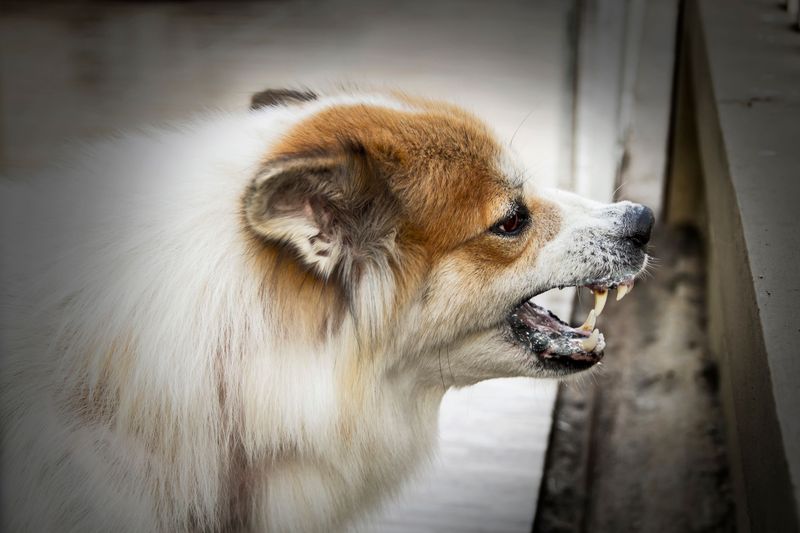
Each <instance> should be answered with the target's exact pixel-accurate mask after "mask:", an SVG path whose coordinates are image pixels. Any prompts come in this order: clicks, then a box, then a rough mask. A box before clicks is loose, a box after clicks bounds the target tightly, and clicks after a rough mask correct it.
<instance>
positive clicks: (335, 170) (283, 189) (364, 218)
mask: <svg viewBox="0 0 800 533" xmlns="http://www.w3.org/2000/svg"><path fill="white" fill-rule="evenodd" d="M244 214H245V218H246V221H247V224H248V226H249V228H250V229H251V230H252V231H253V232H255V233H256V234H257V235H259V236H260V237H261V238H262V239H264V240H266V241H268V242H274V243H279V244H283V245H287V246H289V247H291V248H292V249H293V250H294V251H295V252H296V254H297V256H298V257H299V258H300V260H301V261H302V262H303V263H304V264H305V265H306V266H307V267H309V268H310V269H311V270H312V271H314V272H315V273H316V274H317V275H319V276H320V277H322V278H323V279H328V278H330V277H331V276H332V275H333V274H338V275H340V276H342V277H344V278H350V277H352V276H353V275H357V274H358V273H359V271H360V270H361V268H360V266H363V261H365V260H370V259H375V258H377V257H380V256H381V255H382V254H383V252H385V251H386V249H387V247H390V246H392V245H393V244H394V236H395V224H396V220H397V214H398V205H397V202H396V200H395V198H394V196H393V195H392V193H391V192H390V191H389V189H388V187H387V186H386V183H385V181H384V180H383V179H382V177H381V175H380V172H379V171H378V170H377V167H376V165H375V164H373V163H372V162H371V161H370V160H369V158H368V157H367V156H366V154H365V153H364V152H363V149H359V148H356V149H352V148H350V149H348V150H345V153H344V154H334V155H324V154H313V155H310V156H297V157H293V156H292V157H281V158H279V159H278V160H275V161H273V162H270V163H268V164H267V165H266V167H265V168H264V170H263V171H262V172H260V173H259V175H258V176H257V177H256V178H255V179H254V180H253V182H252V183H251V185H250V187H249V188H248V190H247V192H246V194H245V196H244ZM345 281H352V280H350V279H346V280H345Z"/></svg>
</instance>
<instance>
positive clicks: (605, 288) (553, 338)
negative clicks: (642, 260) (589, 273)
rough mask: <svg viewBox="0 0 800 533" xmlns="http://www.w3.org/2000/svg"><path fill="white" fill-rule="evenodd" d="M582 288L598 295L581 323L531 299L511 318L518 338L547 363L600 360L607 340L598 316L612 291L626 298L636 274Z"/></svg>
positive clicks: (574, 366) (580, 364)
mask: <svg viewBox="0 0 800 533" xmlns="http://www.w3.org/2000/svg"><path fill="white" fill-rule="evenodd" d="M580 287H588V288H589V289H590V290H591V291H592V293H593V294H594V308H593V309H592V310H591V311H589V316H588V317H587V318H586V321H585V322H584V323H583V324H581V325H580V326H577V327H572V326H570V325H569V324H567V323H566V322H564V321H563V320H561V319H560V318H559V317H557V316H556V315H555V314H554V313H553V312H552V311H550V310H548V309H545V308H544V307H542V306H540V305H537V304H535V303H533V301H531V300H527V301H525V302H523V303H522V304H521V305H519V306H518V307H516V308H515V309H514V310H513V311H512V312H511V315H510V316H509V317H508V322H509V324H510V325H511V331H512V333H513V335H514V337H515V340H516V341H517V342H519V343H520V344H522V345H523V346H525V347H527V348H528V350H530V351H531V352H533V353H534V354H536V356H537V357H538V358H539V360H540V361H541V362H542V363H543V364H545V365H548V366H552V367H554V368H558V369H562V370H583V369H586V368H589V367H591V366H593V365H594V364H596V363H597V362H599V361H600V360H601V359H602V358H603V350H604V349H605V347H606V342H605V338H604V337H603V334H602V333H600V330H599V329H597V328H595V323H596V321H597V317H599V316H600V314H601V313H602V312H603V308H604V307H605V305H606V301H607V300H608V294H609V291H610V290H611V289H617V297H616V299H617V301H619V300H622V298H624V297H625V295H626V294H628V293H629V292H630V291H631V290H632V289H633V277H629V278H626V279H623V280H620V281H616V282H613V283H609V282H590V283H586V284H583V285H580Z"/></svg>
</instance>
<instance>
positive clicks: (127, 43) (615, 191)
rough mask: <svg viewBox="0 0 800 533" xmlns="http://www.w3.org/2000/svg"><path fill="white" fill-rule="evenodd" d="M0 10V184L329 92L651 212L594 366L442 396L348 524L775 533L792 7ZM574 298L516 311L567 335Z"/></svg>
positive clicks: (208, 5) (789, 389)
mask: <svg viewBox="0 0 800 533" xmlns="http://www.w3.org/2000/svg"><path fill="white" fill-rule="evenodd" d="M1 9H2V11H0V171H2V173H3V174H4V175H5V176H7V177H9V178H10V179H24V177H23V176H25V175H26V174H27V173H28V172H32V171H34V170H35V169H37V168H38V167H40V166H42V165H44V164H46V163H48V162H49V161H51V160H52V159H54V158H55V157H56V156H55V154H57V153H58V151H59V150H62V149H64V148H63V147H64V146H66V145H65V143H67V142H75V141H81V142H83V141H89V142H90V141H91V140H93V139H99V138H103V137H104V136H107V135H110V134H114V133H115V132H117V131H120V130H130V129H133V128H137V127H140V126H144V125H148V124H153V123H164V122H169V121H173V120H182V119H186V118H188V117H191V116H192V115H193V114H196V113H200V112H203V111H205V110H208V109H214V108H233V109H241V108H245V107H246V106H247V105H248V102H249V98H250V96H251V95H252V94H253V93H255V92H257V91H259V90H262V89H265V88H282V87H289V88H310V89H312V90H321V91H324V90H325V89H326V88H336V87H339V86H342V85H344V86H351V85H355V86H360V87H367V88H369V87H376V88H382V87H390V88H399V89H402V90H406V91H408V92H412V93H417V94H420V95H424V96H428V97H432V98H440V99H445V100H450V101H452V102H455V103H457V104H460V105H462V106H464V107H466V108H468V109H469V110H472V111H474V112H475V113H476V114H478V115H479V116H480V117H482V118H484V119H485V120H486V121H487V122H488V123H489V124H491V125H492V126H493V127H494V128H495V130H496V132H497V133H498V136H499V137H500V138H501V139H502V140H504V141H505V142H507V143H509V144H511V145H512V146H513V148H514V149H515V150H516V151H517V152H518V154H519V155H520V157H521V159H522V161H523V162H524V163H525V164H526V165H527V166H528V167H529V168H530V169H531V171H532V174H533V175H534V176H535V178H536V179H537V180H538V182H539V183H540V184H542V185H544V186H556V187H561V188H567V189H571V190H574V191H576V192H579V193H581V194H584V195H587V196H590V197H593V198H595V199H597V200H601V201H611V200H612V199H631V200H634V201H638V202H642V203H645V204H647V205H649V206H651V207H652V208H653V209H654V210H655V211H656V212H657V213H659V215H660V217H661V220H662V229H661V230H660V233H659V235H657V236H656V239H655V244H654V250H653V251H654V254H655V255H656V257H657V258H658V259H659V265H660V266H659V267H658V268H657V269H656V270H655V271H654V275H653V279H651V280H648V281H646V282H645V283H643V284H642V286H641V288H640V287H637V291H636V292H634V293H633V294H632V295H631V296H628V298H629V299H630V300H631V301H627V300H626V302H625V306H620V307H619V308H618V309H617V308H616V307H615V306H614V305H613V302H611V304H612V305H610V308H611V309H609V311H607V312H606V313H604V316H603V319H602V321H603V322H604V325H603V326H602V327H603V330H604V331H607V332H608V337H609V339H610V340H609V345H608V348H607V350H606V353H607V356H608V357H607V359H606V361H605V362H604V363H605V364H604V367H603V369H601V371H599V372H596V373H595V374H593V375H592V377H591V378H586V379H583V380H579V381H577V382H571V383H567V384H562V385H557V384H556V383H555V382H547V381H538V382H534V381H531V380H495V381H490V382H486V383H483V384H480V385H478V386H474V387H471V388H469V389H464V390H458V391H453V392H450V393H448V395H447V396H446V398H445V402H444V404H443V406H442V413H441V428H440V431H441V449H440V452H439V454H438V456H437V458H436V460H435V462H434V464H433V465H432V467H431V468H430V469H428V470H427V471H426V472H425V473H424V474H423V475H421V476H420V477H419V478H418V479H416V480H415V481H414V482H413V483H411V484H410V485H409V486H407V487H406V489H405V491H404V492H403V494H402V495H401V497H400V498H399V499H398V501H397V502H395V503H392V504H390V505H388V506H387V507H386V508H385V509H384V510H383V512H382V513H381V514H380V515H378V516H376V517H372V518H371V519H370V520H369V521H367V522H365V523H363V524H361V525H360V527H361V528H362V529H363V530H367V531H386V532H390V531H391V532H402V531H420V532H457V531H458V532H470V531H475V532H477V531H493V532H494V531H496V532H522V531H526V532H527V531H531V530H532V529H534V530H536V531H549V532H552V531H575V532H577V531H733V530H735V529H740V530H743V531H747V530H754V531H795V530H797V524H798V522H797V508H798V502H800V492H798V491H799V490H800V489H798V487H800V481H799V480H800V426H798V422H797V420H798V418H799V417H797V414H798V413H797V407H798V405H800V401H798V395H800V392H798V389H800V387H797V385H796V384H797V383H800V362H798V361H800V358H797V357H794V359H791V356H792V355H793V354H796V352H797V348H796V346H797V345H798V343H797V342H796V341H798V340H800V339H798V336H797V333H800V329H797V328H796V327H795V326H793V325H789V326H788V327H787V325H786V324H785V316H786V313H787V312H788V309H789V307H788V305H789V302H788V301H787V300H786V298H788V296H789V294H791V291H792V290H794V291H800V288H798V287H799V286H800V284H799V283H798V279H797V275H796V271H794V270H792V266H791V265H793V264H797V263H796V261H795V259H800V258H798V257H797V255H798V250H800V243H798V242H797V241H798V237H797V236H796V234H795V232H793V229H796V227H797V223H796V222H795V221H794V218H792V219H791V220H787V219H785V218H783V219H782V218H780V217H781V216H782V215H781V213H784V212H790V211H791V212H793V211H796V209H795V208H794V206H793V205H789V204H787V202H788V201H789V200H788V199H789V198H791V197H793V194H794V193H797V192H800V191H797V188H798V185H797V181H798V180H796V179H792V176H794V178H796V177H797V176H798V175H800V163H798V156H797V152H798V150H796V148H797V146H796V143H797V139H800V132H798V124H800V120H798V118H800V116H799V113H798V109H800V107H798V106H800V95H798V91H800V78H799V76H800V64H799V63H798V61H799V60H798V57H800V54H798V52H797V51H798V50H800V40H798V35H800V34H798V32H797V16H798V15H797V11H798V9H797V2H796V1H792V0H790V1H788V2H778V1H777V0H776V1H774V2H773V1H767V0H764V1H757V0H735V1H731V2H724V1H723V0H694V1H692V0H687V1H679V0H537V1H530V0H528V1H522V0H498V1H478V0H458V1H457V0H441V1H419V0H412V1H405V2H392V1H388V0H376V1H373V2H367V1H356V0H319V1H310V0H309V1H288V0H285V1H284V0H276V1H263V2H258V1H227V2H223V1H219V2H210V1H174V2H167V1H133V0H131V1H122V0H120V1H106V2H101V1H74V2H30V1H29V2H8V1H7V2H4V3H3V6H2V8H1ZM792 143H794V150H792V149H791V146H792ZM765 169H768V170H769V171H768V172H766V171H765ZM793 173H794V174H793ZM756 184H757V185H758V186H757V187H756ZM794 197H796V195H794ZM784 208H785V209H784ZM770 232H771V233H770ZM769 242H775V243H780V246H777V245H776V246H773V247H769V246H768V243H769ZM765 243H766V244H765ZM787 249H788V250H789V251H787ZM776 284H779V286H780V287H781V290H777V287H776ZM731 286H736V287H737V290H738V292H737V294H735V295H732V294H731V293H730V291H729V290H727V288H729V287H731ZM787 288H788V289H789V290H788V291H787ZM773 290H775V292H774V297H773V292H772V291H773ZM767 294H769V298H767V296H766V295H767ZM587 295H588V293H587ZM587 295H583V296H584V297H582V296H581V295H580V294H575V293H574V292H571V291H569V290H564V291H561V292H551V293H548V294H545V295H542V298H543V299H544V300H545V305H546V306H547V307H549V308H551V309H553V310H554V311H555V312H556V313H557V314H559V315H560V316H569V315H570V314H571V313H573V312H574V314H575V316H576V317H578V318H577V321H582V320H583V317H584V316H585V314H586V310H587V309H588V300H590V298H586V297H585V296H587ZM781 295H782V296H781ZM584 300H586V301H584ZM743 391H746V392H743ZM754 447H758V448H759V449H760V450H762V451H763V452H764V453H762V454H760V455H759V458H758V459H755V458H754V457H755V456H754V455H753V449H754ZM767 494H769V497H767V496H766V495H767Z"/></svg>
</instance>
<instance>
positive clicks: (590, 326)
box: [578, 309, 597, 331]
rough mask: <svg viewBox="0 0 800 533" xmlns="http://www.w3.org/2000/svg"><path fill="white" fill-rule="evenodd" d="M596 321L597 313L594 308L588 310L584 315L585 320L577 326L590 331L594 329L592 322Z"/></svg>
mask: <svg viewBox="0 0 800 533" xmlns="http://www.w3.org/2000/svg"><path fill="white" fill-rule="evenodd" d="M595 322H597V313H595V312H594V309H592V310H591V311H589V316H587V317H586V322H584V323H583V325H582V326H581V327H580V328H578V329H582V330H583V331H592V330H593V329H594V324H595Z"/></svg>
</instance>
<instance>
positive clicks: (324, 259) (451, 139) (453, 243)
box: [242, 91, 653, 385]
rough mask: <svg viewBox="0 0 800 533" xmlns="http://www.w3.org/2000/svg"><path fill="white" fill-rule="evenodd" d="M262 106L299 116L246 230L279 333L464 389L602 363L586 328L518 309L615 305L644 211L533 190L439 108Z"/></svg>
mask: <svg viewBox="0 0 800 533" xmlns="http://www.w3.org/2000/svg"><path fill="white" fill-rule="evenodd" d="M265 95H266V96H265ZM273 106H289V107H291V108H293V109H294V110H295V111H296V115H297V117H299V118H296V120H295V121H294V122H292V124H291V126H290V127H289V128H288V129H287V131H286V132H285V134H283V135H281V137H280V139H279V140H278V141H277V142H276V143H275V144H274V145H273V146H272V147H271V149H270V150H269V153H267V154H266V155H265V157H264V161H263V165H262V167H261V170H260V171H259V172H258V174H257V175H256V176H255V177H254V179H253V181H252V183H251V185H250V187H249V188H248V190H247V191H246V193H245V194H244V196H243V202H242V203H243V220H244V224H245V227H246V228H247V232H248V234H249V235H250V236H251V237H253V239H252V242H253V246H254V247H255V249H256V251H257V252H259V253H258V254H257V255H263V256H264V257H268V258H269V259H270V261H268V262H267V263H265V264H267V265H269V266H268V267H266V268H268V269H269V270H270V274H265V277H267V278H269V279H271V280H272V281H273V282H275V285H276V286H278V285H280V286H283V287H284V289H282V290H283V292H282V293H281V294H283V296H277V298H280V299H281V301H280V302H279V305H280V308H281V309H285V310H286V312H285V313H283V315H284V316H283V320H284V322H291V324H289V325H288V326H287V329H289V330H291V331H293V332H295V333H294V334H295V335H301V334H303V332H304V333H305V335H307V336H309V337H310V338H313V339H316V340H314V341H312V342H339V343H340V344H341V345H346V346H350V347H351V348H352V349H354V350H362V351H363V350H366V351H368V352H370V357H380V358H382V359H381V360H382V364H383V365H384V369H385V370H386V371H387V372H391V371H404V372H411V373H412V374H413V375H414V376H415V379H417V380H419V381H421V382H430V383H436V384H439V385H441V374H440V373H441V368H442V367H441V365H442V364H443V362H442V361H445V363H444V364H446V365H447V374H448V376H450V375H452V376H453V378H454V379H455V381H456V382H457V383H458V384H459V385H463V384H468V383H474V382H476V381H479V380H482V379H487V378H493V377H503V376H532V377H551V376H562V375H566V374H569V373H572V372H575V371H579V370H583V369H587V368H589V367H592V366H593V365H594V364H595V363H597V362H598V361H599V360H600V359H601V357H602V354H603V349H604V347H605V341H604V338H603V336H602V334H600V333H599V331H597V330H595V329H594V318H593V315H590V318H589V319H588V320H587V324H585V325H584V326H583V327H577V328H573V327H571V326H569V325H568V324H566V323H565V322H563V321H562V320H560V319H559V318H557V317H556V316H555V315H553V314H552V313H550V312H549V311H548V310H547V309H544V308H542V307H539V306H537V305H535V304H533V303H532V302H530V300H531V298H532V297H534V296H536V295H537V294H540V293H542V292H544V291H547V290H549V289H552V288H554V287H567V286H588V287H590V288H592V289H593V290H594V291H595V294H596V296H597V298H598V302H597V304H598V307H599V306H600V305H601V304H602V302H603V301H604V298H605V295H606V294H607V291H608V290H609V289H610V288H614V287H619V290H620V291H621V292H622V293H623V294H624V292H627V290H628V289H629V288H630V287H631V285H632V283H633V279H634V278H635V277H636V276H637V275H638V274H639V273H641V272H642V271H643V269H644V268H645V266H646V264H647V257H648V256H647V254H646V250H645V246H646V244H647V241H648V239H649V235H650V229H651V226H652V224H653V215H652V212H651V211H650V210H649V209H647V208H644V207H642V206H640V205H636V204H632V203H630V202H620V203H615V204H609V205H606V204H600V203H596V202H593V201H589V200H586V199H583V198H581V197H578V196H576V195H573V194H570V193H565V192H561V191H555V190H545V189H541V188H537V186H536V184H535V182H533V181H532V180H531V179H530V178H529V175H528V174H527V173H526V172H525V169H523V168H521V167H520V166H519V165H518V164H517V163H516V162H515V159H514V156H513V154H512V153H510V152H509V150H508V149H507V148H506V147H505V146H504V145H503V144H501V143H499V142H498V141H497V140H496V139H495V138H494V137H493V135H492V134H491V132H490V131H489V130H488V129H487V127H486V126H485V125H484V124H482V123H481V122H480V121H478V120H477V119H476V118H475V117H473V116H472V115H470V114H468V113H467V112H465V111H463V110H461V109H459V108H457V107H454V106H451V105H448V104H440V103H434V102H429V101H424V100H418V99H412V98H409V97H405V96H398V95H391V96H368V97H349V96H337V97H330V98H317V97H316V96H315V95H313V94H311V93H298V94H294V93H292V92H291V91H282V92H276V91H272V92H265V93H261V94H260V95H258V96H257V97H256V99H254V106H253V107H254V108H260V107H268V108H269V107H273ZM272 111H274V110H270V109H257V110H256V111H255V112H256V113H269V112H272ZM276 280H277V282H276ZM287 287H288V288H287ZM273 297H276V296H273ZM598 312H599V310H598ZM342 336H345V337H347V338H348V339H350V340H352V341H353V342H350V343H348V342H347V341H346V339H345V341H342V339H341V337H342ZM337 337H338V340H337V341H331V339H332V338H337ZM376 354H377V355H376Z"/></svg>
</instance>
